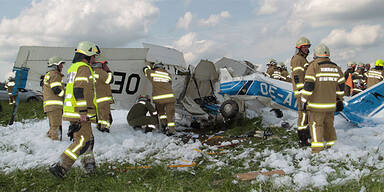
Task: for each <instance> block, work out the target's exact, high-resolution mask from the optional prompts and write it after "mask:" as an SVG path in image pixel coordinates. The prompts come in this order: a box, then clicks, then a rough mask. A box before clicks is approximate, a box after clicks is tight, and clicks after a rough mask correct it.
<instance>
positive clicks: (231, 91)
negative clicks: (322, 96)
mask: <svg viewBox="0 0 384 192" xmlns="http://www.w3.org/2000/svg"><path fill="white" fill-rule="evenodd" d="M219 93H220V94H222V95H228V96H230V97H236V98H238V99H242V100H255V99H256V100H258V101H260V102H261V103H263V104H264V105H265V106H267V107H271V108H280V109H291V110H297V103H296V99H295V98H294V97H293V91H292V84H290V83H288V82H283V81H278V80H274V79H271V78H268V77H266V76H264V75H263V74H260V73H255V74H252V75H248V76H242V77H231V75H230V73H229V72H228V70H227V69H226V68H222V69H220V91H219ZM344 106H345V107H344V110H343V111H342V112H340V113H335V114H340V115H341V116H343V117H344V118H345V119H346V120H347V121H349V122H350V123H352V124H354V125H356V126H358V127H361V126H362V125H367V124H375V121H373V120H374V119H375V118H377V119H379V114H380V115H383V113H384V110H383V109H384V82H381V83H378V84H377V85H375V86H373V87H371V88H370V89H367V90H365V91H364V92H361V93H360V94H358V95H355V96H353V97H351V98H346V99H345V101H344Z"/></svg>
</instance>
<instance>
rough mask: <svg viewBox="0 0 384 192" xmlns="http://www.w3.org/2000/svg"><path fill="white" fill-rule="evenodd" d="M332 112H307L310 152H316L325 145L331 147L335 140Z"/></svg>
mask: <svg viewBox="0 0 384 192" xmlns="http://www.w3.org/2000/svg"><path fill="white" fill-rule="evenodd" d="M333 121H334V112H332V111H331V112H316V111H311V112H310V113H309V128H310V130H311V136H312V143H311V147H312V153H318V152H320V151H322V150H323V149H324V148H325V147H332V146H333V145H334V144H335V142H336V131H335V127H334V126H333Z"/></svg>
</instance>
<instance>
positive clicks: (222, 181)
mask: <svg viewBox="0 0 384 192" xmlns="http://www.w3.org/2000/svg"><path fill="white" fill-rule="evenodd" d="M23 105H24V106H23ZM3 107H4V104H3ZM39 107H40V108H39ZM38 109H40V110H41V103H24V104H21V105H20V108H19V112H20V113H19V115H18V116H17V121H23V120H26V119H29V118H37V119H41V118H44V114H43V113H42V112H41V111H38ZM3 110H4V108H3ZM8 110H9V109H8ZM3 113H4V111H3ZM4 119H5V120H3V119H1V122H6V118H4ZM265 129H266V128H265V127H262V126H261V119H260V118H254V119H241V120H240V121H238V122H236V123H232V124H231V126H230V129H228V130H226V131H225V132H224V133H223V134H221V137H218V138H217V139H212V140H210V141H206V143H209V142H211V144H214V143H217V142H219V141H231V140H239V141H240V143H239V144H238V145H235V146H230V147H225V148H223V149H222V150H217V151H213V152H225V153H222V154H221V153H216V154H211V155H207V154H205V155H203V156H202V157H201V158H198V159H197V160H196V162H195V163H196V166H194V167H188V168H169V167H167V164H166V163H164V164H160V165H155V166H153V161H152V160H151V158H150V157H149V158H148V159H147V160H146V161H145V162H142V163H141V165H151V167H150V168H138V167H137V165H131V164H119V163H116V162H98V169H97V171H96V172H95V173H94V174H93V175H86V174H84V173H83V171H82V169H81V168H77V167H76V168H73V169H72V170H71V171H70V172H69V173H68V174H67V175H66V178H65V179H64V180H59V179H57V178H55V177H53V176H52V175H51V174H50V173H49V172H48V170H47V169H48V167H47V166H43V167H37V168H34V169H29V170H18V171H14V172H11V173H8V174H5V173H4V172H2V171H1V168H0V191H199V192H203V191H295V190H294V189H293V188H289V187H279V186H276V184H274V183H272V182H271V181H270V180H266V181H257V180H254V181H239V180H237V179H235V178H234V177H233V175H234V174H236V173H243V172H249V171H258V170H259V169H258V167H259V165H260V162H259V161H255V162H254V161H251V162H248V164H249V166H244V163H245V161H246V159H233V158H231V157H233V156H238V155H240V154H242V153H243V152H244V151H246V150H249V149H250V148H252V149H253V150H254V151H258V152H262V151H264V150H265V149H270V150H274V151H282V150H283V149H286V148H291V147H298V145H297V142H296V140H297V136H296V133H295V132H294V131H286V130H285V129H283V128H281V127H270V130H271V131H272V132H273V134H274V136H272V137H270V138H269V139H266V140H264V139H262V138H259V137H249V136H250V135H253V133H254V132H255V131H263V130H265ZM202 150H205V151H207V150H208V147H207V148H205V149H204V148H203V149H202ZM6 151H7V149H6V148H3V149H2V148H0V155H1V153H2V152H6ZM249 158H252V156H250V157H249ZM213 160H215V161H216V160H217V161H220V162H224V164H223V165H222V166H220V167H215V168H211V167H212V164H213V162H214V161H213ZM293 161H295V160H293ZM311 161H314V162H313V163H315V161H316V159H311ZM344 166H346V165H344ZM338 167H339V168H341V167H343V165H341V164H335V169H336V170H338ZM382 175H383V173H382V172H380V171H375V172H372V173H371V174H370V175H367V176H364V177H362V178H361V179H360V180H357V181H351V182H348V183H344V184H342V185H333V186H329V187H327V188H322V189H305V190H303V191H348V192H349V191H357V192H358V191H375V192H376V191H384V178H383V177H382ZM337 176H338V173H337V171H336V173H335V174H334V175H332V176H331V177H329V178H327V179H328V180H332V179H335V178H337Z"/></svg>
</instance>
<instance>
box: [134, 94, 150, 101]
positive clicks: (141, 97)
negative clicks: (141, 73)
mask: <svg viewBox="0 0 384 192" xmlns="http://www.w3.org/2000/svg"><path fill="white" fill-rule="evenodd" d="M150 100H151V99H150V98H149V96H148V95H140V96H139V98H137V102H139V101H144V102H146V101H150Z"/></svg>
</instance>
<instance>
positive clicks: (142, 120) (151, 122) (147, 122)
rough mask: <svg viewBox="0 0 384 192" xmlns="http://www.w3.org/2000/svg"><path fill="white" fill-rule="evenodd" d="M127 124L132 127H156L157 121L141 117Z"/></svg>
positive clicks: (148, 117)
mask: <svg viewBox="0 0 384 192" xmlns="http://www.w3.org/2000/svg"><path fill="white" fill-rule="evenodd" d="M128 124H129V125H130V126H132V127H137V126H145V125H155V126H156V125H157V124H159V123H158V120H157V118H156V117H154V116H143V117H139V118H135V119H132V120H130V121H128Z"/></svg>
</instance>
